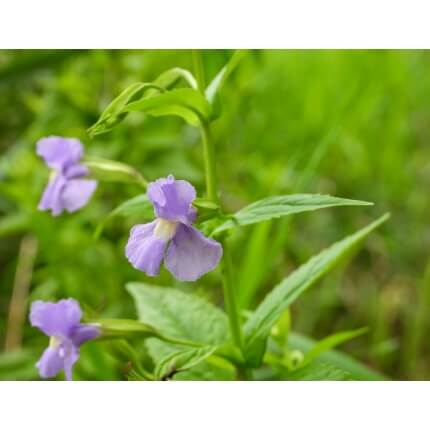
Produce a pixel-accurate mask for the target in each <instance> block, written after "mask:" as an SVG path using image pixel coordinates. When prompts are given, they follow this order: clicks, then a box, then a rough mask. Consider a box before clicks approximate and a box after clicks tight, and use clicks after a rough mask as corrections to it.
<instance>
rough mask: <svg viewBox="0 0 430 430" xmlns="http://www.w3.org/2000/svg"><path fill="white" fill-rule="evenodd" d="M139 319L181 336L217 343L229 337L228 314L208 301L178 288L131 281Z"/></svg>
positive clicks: (204, 342) (207, 342)
mask: <svg viewBox="0 0 430 430" xmlns="http://www.w3.org/2000/svg"><path fill="white" fill-rule="evenodd" d="M127 290H128V291H129V292H130V294H131V295H132V296H133V298H134V301H135V304H136V307H137V313H138V316H139V320H140V321H141V322H143V323H146V324H150V325H151V326H153V327H155V329H157V330H159V331H160V332H161V333H163V334H166V335H167V336H171V337H174V338H178V339H187V340H190V341H193V342H200V343H202V344H205V345H213V346H217V345H220V344H222V343H225V342H227V341H228V340H229V337H230V336H229V329H228V321H227V316H226V314H225V313H224V312H223V311H222V310H221V309H219V308H217V307H215V306H214V305H212V304H210V303H209V302H207V301H205V300H203V299H201V298H199V297H196V296H194V295H190V294H186V293H183V292H182V291H179V290H178V289H174V288H167V287H156V286H152V285H147V284H143V283H129V284H127Z"/></svg>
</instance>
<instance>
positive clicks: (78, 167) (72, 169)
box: [64, 164, 89, 179]
mask: <svg viewBox="0 0 430 430" xmlns="http://www.w3.org/2000/svg"><path fill="white" fill-rule="evenodd" d="M88 174H89V170H88V167H86V166H84V165H83V164H73V165H71V166H69V167H67V168H66V169H65V170H64V176H65V177H66V178H67V179H76V178H82V177H84V176H87V175H88Z"/></svg>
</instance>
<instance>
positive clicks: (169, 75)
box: [154, 67, 198, 90]
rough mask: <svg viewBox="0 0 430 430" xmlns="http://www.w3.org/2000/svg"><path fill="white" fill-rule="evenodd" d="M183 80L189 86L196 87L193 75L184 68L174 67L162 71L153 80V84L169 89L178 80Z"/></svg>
mask: <svg viewBox="0 0 430 430" xmlns="http://www.w3.org/2000/svg"><path fill="white" fill-rule="evenodd" d="M181 79H182V80H184V81H185V82H186V83H187V84H188V85H189V86H190V87H191V88H194V89H195V90H197V89H198V85H197V81H196V78H195V77H194V75H193V74H192V73H191V72H190V71H189V70H186V69H182V68H180V67H174V68H173V69H170V70H167V71H165V72H163V73H162V74H161V75H160V76H159V77H158V78H157V79H156V80H155V81H154V84H156V85H158V86H160V87H162V88H164V89H169V88H171V87H173V86H174V85H175V84H176V83H177V82H178V81H179V80H181Z"/></svg>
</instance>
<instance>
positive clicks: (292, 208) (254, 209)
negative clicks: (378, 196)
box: [212, 194, 373, 235]
mask: <svg viewBox="0 0 430 430" xmlns="http://www.w3.org/2000/svg"><path fill="white" fill-rule="evenodd" d="M372 204H373V203H369V202H363V201H360V200H350V199H342V198H339V197H332V196H326V195H321V194H291V195H285V196H272V197H267V198H265V199H263V200H259V201H257V202H254V203H252V204H250V205H249V206H246V207H244V208H242V209H241V210H239V211H238V212H236V214H235V215H234V217H233V219H230V220H228V221H226V222H224V223H223V224H221V225H220V226H218V227H217V228H216V229H215V230H214V231H213V232H212V235H215V234H218V233H220V232H222V231H224V230H228V229H231V228H234V227H236V226H237V225H248V224H255V223H258V222H262V221H266V220H270V219H274V218H279V217H283V216H286V215H292V214H296V213H300V212H308V211H314V210H317V209H323V208H329V207H333V206H369V205H372Z"/></svg>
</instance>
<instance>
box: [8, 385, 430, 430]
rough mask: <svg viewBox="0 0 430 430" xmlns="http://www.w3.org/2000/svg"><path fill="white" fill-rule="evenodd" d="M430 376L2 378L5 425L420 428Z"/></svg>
mask: <svg viewBox="0 0 430 430" xmlns="http://www.w3.org/2000/svg"><path fill="white" fill-rule="evenodd" d="M429 388H430V383H427V382H385V383H382V382H381V383H378V382H338V383H336V382H233V383H227V382H200V383H199V382H188V383H180V382H161V383H156V382H155V383H154V382H150V383H145V382H143V383H142V382H77V383H67V382H65V383H62V382H45V383H43V382H33V383H31V382H30V383H27V382H23V383H20V382H15V383H12V382H10V383H9V382H2V383H0V405H1V417H0V420H1V427H2V428H5V429H27V428H29V429H32V430H35V429H39V428H40V429H43V430H50V429H55V430H58V429H59V428H61V430H69V429H70V430H78V429H102V430H109V429H115V430H118V429H124V430H127V429H142V430H145V429H148V430H153V429H166V430H168V429H175V430H176V429H187V430H193V429H199V430H202V429H204V430H212V429H213V430H215V429H216V430H240V429H246V430H248V429H258V430H266V429H267V430H268V429H284V428H285V429H292V430H293V429H294V430H297V429H300V430H301V429H304V430H306V429H330V430H336V429H342V430H345V429H348V430H363V429H390V430H395V429H401V430H405V429H421V428H427V427H428V420H429V419H428V412H427V407H428V405H427V404H428V392H429Z"/></svg>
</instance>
